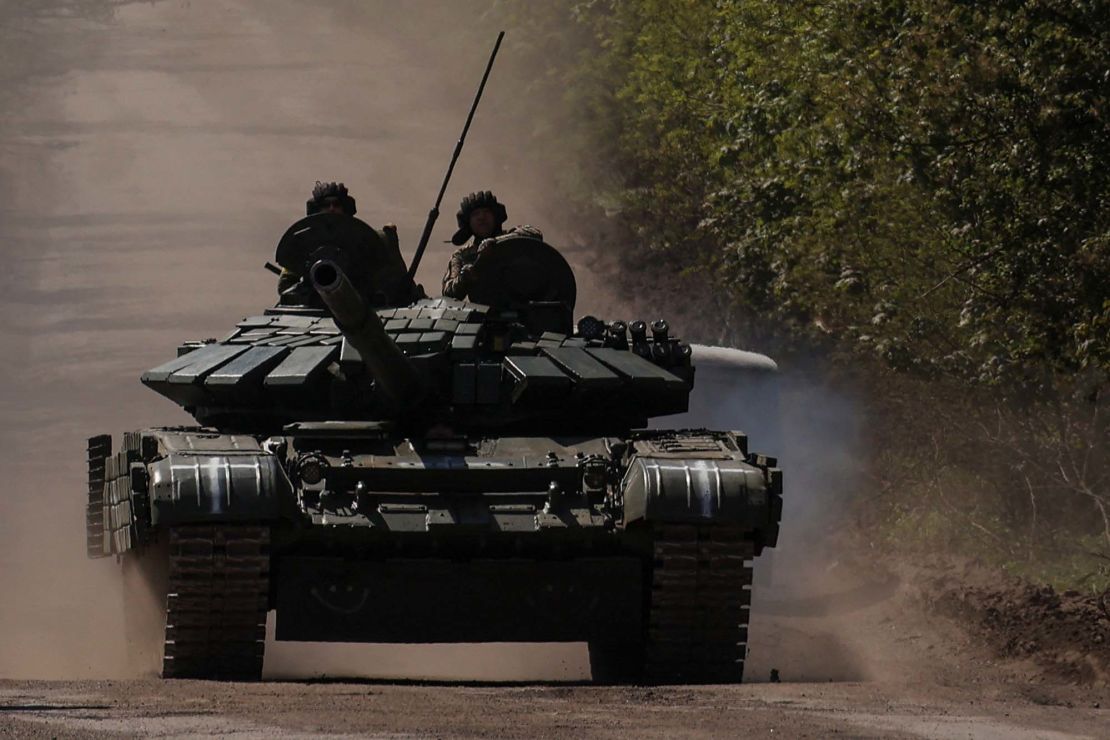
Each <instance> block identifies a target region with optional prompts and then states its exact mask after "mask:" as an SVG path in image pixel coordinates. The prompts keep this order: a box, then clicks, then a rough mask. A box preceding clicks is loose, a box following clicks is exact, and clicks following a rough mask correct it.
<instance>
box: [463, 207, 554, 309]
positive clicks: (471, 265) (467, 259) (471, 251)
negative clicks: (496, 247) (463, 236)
mask: <svg viewBox="0 0 1110 740" xmlns="http://www.w3.org/2000/svg"><path fill="white" fill-rule="evenodd" d="M518 236H526V237H530V238H532V239H539V240H541V241H542V240H543V234H542V233H540V230H539V229H537V228H535V227H534V226H527V225H524V226H516V227H513V228H512V229H510V230H509V231H508V232H504V233H501V234H498V235H497V236H494V237H491V238H489V239H478V237H474V238H473V239H471V241H470V243H469V244H466V245H464V246H462V247H460V248H459V249H457V250H455V253H454V254H453V255H451V261H450V262H449V263H448V264H447V274H445V275H444V276H443V295H444V296H445V297H447V298H455V299H458V300H463V299H465V298H466V296H467V293H468V292H469V290H470V285H471V280H472V279H473V277H472V271H473V270H474V269H476V268H475V262H476V261H477V260H478V255H479V254H480V253H481V250H482V248H483V246H484V245H485V244H486V243H487V242H488V243H490V244H493V243H496V242H497V241H499V240H501V239H505V238H507V237H518Z"/></svg>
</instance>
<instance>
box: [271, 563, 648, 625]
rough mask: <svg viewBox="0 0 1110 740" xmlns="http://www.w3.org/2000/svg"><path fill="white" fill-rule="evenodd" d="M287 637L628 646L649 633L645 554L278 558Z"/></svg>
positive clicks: (281, 620) (280, 616)
mask: <svg viewBox="0 0 1110 740" xmlns="http://www.w3.org/2000/svg"><path fill="white" fill-rule="evenodd" d="M274 578H275V580H276V591H277V597H276V601H277V639H279V640H307V641H323V642H383V643H405V642H410V643H415V642H422V643H431V642H574V641H595V640H598V641H608V642H612V641H618V642H619V641H624V640H628V639H629V638H630V637H631V639H636V637H635V636H638V635H640V634H642V632H643V624H644V622H643V600H642V594H643V590H642V589H643V588H644V568H643V563H642V561H641V560H640V559H638V558H632V557H611V558H591V559H574V560H566V561H529V560H470V561H466V562H453V561H447V560H428V559H413V560H387V561H374V562H367V561H345V560H342V559H332V558H309V557H286V558H283V559H280V560H278V561H277V563H276V565H275V573H274Z"/></svg>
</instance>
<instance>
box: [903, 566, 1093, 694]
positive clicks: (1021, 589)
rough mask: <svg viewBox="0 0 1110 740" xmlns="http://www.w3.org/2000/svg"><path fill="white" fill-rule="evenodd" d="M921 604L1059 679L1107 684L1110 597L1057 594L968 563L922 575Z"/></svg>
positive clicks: (993, 646) (999, 650)
mask: <svg viewBox="0 0 1110 740" xmlns="http://www.w3.org/2000/svg"><path fill="white" fill-rule="evenodd" d="M919 582H920V584H921V592H922V597H923V599H924V600H925V601H926V602H927V604H928V605H929V606H930V607H931V609H932V610H933V611H935V612H936V613H939V614H941V615H944V616H947V617H950V618H952V619H955V620H957V621H958V622H960V623H961V626H962V627H963V628H964V629H966V630H968V631H969V632H971V633H972V635H973V636H978V637H980V638H982V639H983V640H984V642H985V643H986V644H987V645H988V646H989V647H990V648H991V649H992V650H993V651H995V652H996V653H997V654H999V655H1000V656H1003V657H1007V658H1016V659H1028V660H1031V661H1032V662H1033V663H1034V664H1036V665H1037V666H1038V667H1039V668H1040V669H1041V670H1042V671H1043V672H1044V673H1045V674H1047V675H1048V676H1051V677H1052V678H1055V679H1058V680H1065V681H1069V682H1073V683H1082V684H1101V685H1110V594H1105V593H1104V594H1102V595H1101V596H1097V595H1093V594H1080V593H1078V592H1075V591H1065V592H1063V593H1059V592H1057V591H1056V590H1055V589H1054V588H1052V587H1051V586H1041V585H1034V584H1030V583H1027V582H1024V581H1021V580H1019V579H1016V578H1001V579H1000V578H998V576H997V574H992V573H987V572H985V570H984V569H980V568H976V567H975V566H973V565H964V566H962V567H959V568H956V569H952V568H945V569H943V570H942V571H941V570H938V571H933V572H931V573H927V574H923V575H922V576H921V577H920V579H919Z"/></svg>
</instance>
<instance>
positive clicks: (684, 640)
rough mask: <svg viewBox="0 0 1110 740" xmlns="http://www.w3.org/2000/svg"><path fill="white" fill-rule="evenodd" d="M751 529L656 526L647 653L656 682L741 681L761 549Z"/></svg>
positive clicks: (647, 664)
mask: <svg viewBox="0 0 1110 740" xmlns="http://www.w3.org/2000/svg"><path fill="white" fill-rule="evenodd" d="M744 534H745V532H744V530H742V529H738V528H730V527H719V526H718V527H714V526H704V527H698V526H673V525H664V526H661V527H659V528H657V530H656V532H655V542H654V558H655V563H654V567H653V569H652V582H651V596H650V598H651V603H650V610H649V612H648V635H647V638H648V639H647V644H646V646H645V647H646V650H645V655H644V673H645V678H646V679H647V680H648V681H649V682H651V683H676V684H698V683H739V682H740V680H741V679H742V678H743V675H744V657H745V653H746V652H747V641H748V614H749V611H750V606H751V583H752V565H751V559H752V558H753V557H754V554H755V551H754V546H753V544H752V542H751V541H748V540H745V539H744Z"/></svg>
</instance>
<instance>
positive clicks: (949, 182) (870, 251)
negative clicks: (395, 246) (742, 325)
mask: <svg viewBox="0 0 1110 740" xmlns="http://www.w3.org/2000/svg"><path fill="white" fill-rule="evenodd" d="M538 8H539V6H537V5H536V4H528V3H521V5H520V8H519V10H518V15H519V17H520V18H521V21H522V24H523V25H525V26H530V27H531V28H532V29H533V31H534V35H531V36H530V39H531V41H532V42H533V43H532V49H533V51H534V53H535V54H536V55H537V56H538V57H539V56H542V57H543V58H545V59H546V60H548V64H547V67H546V68H547V70H548V72H547V74H546V75H545V76H544V77H542V78H541V80H540V82H539V83H537V84H539V85H541V86H543V85H546V86H547V88H546V90H545V91H542V94H544V95H547V96H549V99H559V98H561V99H562V101H563V115H562V116H560V117H557V118H555V119H554V120H557V121H558V122H559V127H560V132H559V133H560V135H566V134H567V133H568V130H569V132H570V134H572V136H571V137H570V138H569V139H564V141H572V142H575V144H574V145H575V146H577V147H579V148H580V151H579V152H578V153H579V155H580V156H579V157H578V161H579V162H581V163H583V164H582V166H581V167H580V169H579V171H578V174H579V180H578V183H579V184H584V186H585V187H584V190H580V192H585V193H586V194H587V197H588V198H590V199H592V200H593V201H594V202H596V203H600V204H603V205H604V206H605V207H606V208H608V209H609V210H610V211H611V212H612V211H614V210H616V211H617V212H618V213H619V215H618V218H619V219H620V220H621V221H623V223H624V224H625V225H626V226H627V227H628V228H629V229H631V230H632V232H633V233H634V234H635V235H636V243H635V244H630V245H628V247H627V249H629V250H630V251H635V253H636V254H638V255H639V254H642V253H643V250H645V249H647V250H650V252H649V253H650V254H651V255H652V257H653V259H650V260H638V261H636V262H635V263H630V264H649V265H655V266H658V265H662V266H664V267H665V268H666V269H668V270H673V269H679V270H682V271H684V272H686V273H687V274H693V275H698V276H700V277H702V278H704V279H705V280H707V281H709V282H710V284H711V285H712V286H713V288H714V289H715V291H717V292H718V293H719V294H721V295H724V296H727V298H728V300H729V301H730V303H731V304H732V305H733V306H734V307H736V308H737V309H739V310H744V311H747V312H749V313H751V314H753V315H759V316H762V317H765V318H766V319H768V320H774V321H776V322H777V323H778V324H779V325H780V326H782V327H785V328H786V329H787V330H788V331H789V332H791V333H792V334H794V335H795V336H802V337H813V336H820V337H823V338H826V339H832V340H834V341H835V342H836V343H838V344H839V345H840V346H845V347H848V348H850V349H852V350H853V351H857V352H860V353H864V354H866V355H870V356H876V357H879V358H881V359H882V360H883V361H884V362H886V363H888V364H889V365H890V366H892V367H894V368H897V369H902V370H913V371H916V372H921V373H925V374H928V375H946V376H950V377H957V378H965V379H975V380H977V381H981V382H984V383H989V384H998V385H1002V386H1005V387H1008V388H1011V389H1022V390H1029V389H1033V388H1037V387H1043V386H1044V385H1045V384H1046V383H1051V382H1052V381H1053V379H1054V378H1058V377H1060V376H1062V375H1063V376H1075V375H1076V374H1077V373H1081V372H1086V373H1087V374H1088V375H1091V376H1092V377H1093V378H1094V379H1095V381H1096V385H1098V384H1101V383H1102V382H1104V380H1105V372H1106V370H1107V368H1108V366H1110V353H1108V349H1107V338H1108V337H1110V292H1108V290H1107V285H1108V281H1110V187H1108V186H1110V106H1108V92H1110V66H1108V65H1107V60H1108V59H1110V6H1108V5H1107V4H1106V3H1102V2H1096V1H1095V0H1010V1H1008V2H997V3H975V2H970V1H959V0H929V1H928V2H926V1H925V0H871V1H869V2H863V3H860V2H854V1H852V0H820V1H817V0H800V1H799V2H791V3H765V2H758V1H756V0H750V1H749V0H718V1H717V2H699V1H696V0H639V1H638V2H635V3H627V2H620V0H592V1H583V2H574V1H572V0H563V1H562V2H561V3H553V4H543V6H542V9H538ZM553 22H554V23H553ZM541 28H542V29H546V30H544V31H542V32H541V31H539V30H538V29H541ZM552 28H555V29H557V30H555V31H552V30H551V29H552ZM552 60H554V61H552ZM549 133H550V132H549Z"/></svg>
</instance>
